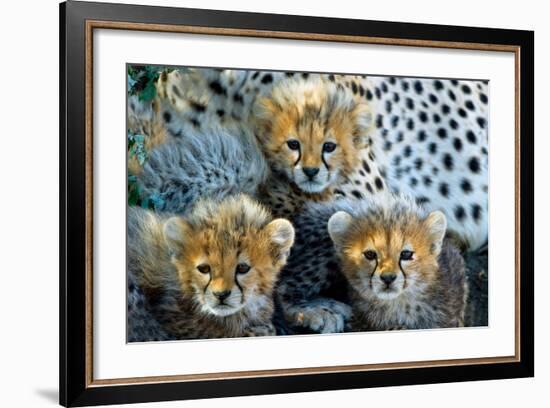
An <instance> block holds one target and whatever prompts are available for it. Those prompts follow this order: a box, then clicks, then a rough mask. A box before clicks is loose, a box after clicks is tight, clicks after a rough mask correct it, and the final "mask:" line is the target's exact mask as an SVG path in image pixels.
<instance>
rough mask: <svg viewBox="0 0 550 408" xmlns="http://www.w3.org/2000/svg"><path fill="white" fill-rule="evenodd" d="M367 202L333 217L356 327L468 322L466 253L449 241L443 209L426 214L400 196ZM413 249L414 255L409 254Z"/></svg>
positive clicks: (332, 226) (334, 236)
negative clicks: (362, 208)
mask: <svg viewBox="0 0 550 408" xmlns="http://www.w3.org/2000/svg"><path fill="white" fill-rule="evenodd" d="M366 209H367V210H366V212H363V213H357V214H355V215H351V214H349V213H348V212H345V211H340V212H337V213H335V214H334V215H333V216H332V217H331V218H330V220H329V224H328V228H329V233H330V235H331V238H332V240H333V242H334V244H335V247H336V252H337V254H338V255H339V258H340V264H341V271H342V273H343V275H344V276H345V277H346V278H347V280H348V282H349V283H350V286H351V288H352V295H351V297H352V307H353V309H354V319H353V321H352V323H351V325H352V328H353V330H387V329H395V328H411V329H421V328H439V327H457V326H462V325H463V324H464V308H465V300H464V299H465V271H464V261H463V259H462V257H461V255H460V253H459V252H458V250H457V249H456V248H454V247H453V246H452V245H451V244H450V242H448V241H446V242H445V243H444V236H445V232H446V219H445V216H444V215H443V213H442V212H440V211H434V212H432V213H430V214H428V215H427V216H426V215H425V214H424V213H423V211H422V210H421V209H420V208H418V207H416V205H415V204H414V203H413V202H412V201H411V200H404V199H403V198H399V197H394V198H391V199H390V200H389V202H388V203H386V205H385V207H377V204H374V203H373V205H372V207H371V208H370V209H369V207H366ZM407 252H409V253H412V255H411V257H410V258H408V257H405V258H404V257H403V256H404V255H403V254H404V253H407ZM390 278H392V279H391V280H389V279H390Z"/></svg>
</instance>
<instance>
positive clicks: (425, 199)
mask: <svg viewBox="0 0 550 408" xmlns="http://www.w3.org/2000/svg"><path fill="white" fill-rule="evenodd" d="M415 201H416V204H418V205H424V204H426V203H429V202H430V199H429V198H428V197H424V196H421V197H416V199H415ZM407 313H408V312H407Z"/></svg>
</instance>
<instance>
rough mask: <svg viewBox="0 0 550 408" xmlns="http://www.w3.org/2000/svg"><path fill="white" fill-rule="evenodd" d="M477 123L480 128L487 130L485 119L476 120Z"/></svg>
mask: <svg viewBox="0 0 550 408" xmlns="http://www.w3.org/2000/svg"><path fill="white" fill-rule="evenodd" d="M476 122H477V124H478V125H479V127H480V128H482V129H485V124H486V121H485V119H483V118H481V117H479V118H477V119H476Z"/></svg>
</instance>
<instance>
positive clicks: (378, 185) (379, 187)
mask: <svg viewBox="0 0 550 408" xmlns="http://www.w3.org/2000/svg"><path fill="white" fill-rule="evenodd" d="M374 185H375V186H376V189H377V190H382V189H383V188H384V183H382V179H381V178H380V177H376V178H375V179H374Z"/></svg>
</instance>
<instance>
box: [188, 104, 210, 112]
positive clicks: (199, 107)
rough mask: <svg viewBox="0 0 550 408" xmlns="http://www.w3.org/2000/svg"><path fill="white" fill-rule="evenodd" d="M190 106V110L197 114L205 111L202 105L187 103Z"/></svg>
mask: <svg viewBox="0 0 550 408" xmlns="http://www.w3.org/2000/svg"><path fill="white" fill-rule="evenodd" d="M189 104H190V105H191V108H192V109H193V110H194V111H195V112H198V113H202V112H204V111H205V110H206V106H204V105H201V104H200V103H197V102H190V103H189Z"/></svg>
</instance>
